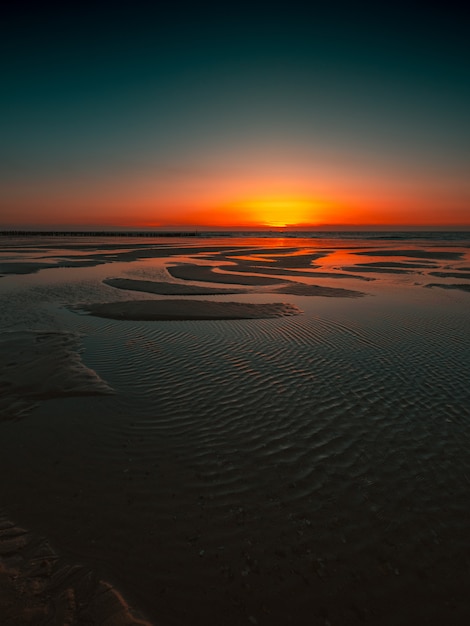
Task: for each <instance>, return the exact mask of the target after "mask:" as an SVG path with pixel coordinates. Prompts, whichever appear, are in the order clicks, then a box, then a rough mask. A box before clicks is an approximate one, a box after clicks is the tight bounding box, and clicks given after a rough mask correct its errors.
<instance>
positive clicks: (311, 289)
mask: <svg viewBox="0 0 470 626" xmlns="http://www.w3.org/2000/svg"><path fill="white" fill-rule="evenodd" d="M276 293H288V294H291V295H295V296H323V297H326V298H360V297H362V296H365V295H366V294H365V293H364V292H363V291H355V290H353V289H341V288H339V287H322V286H321V285H305V284H303V283H294V284H292V285H287V286H286V287H281V288H280V289H276Z"/></svg>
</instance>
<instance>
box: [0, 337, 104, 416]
mask: <svg viewBox="0 0 470 626" xmlns="http://www.w3.org/2000/svg"><path fill="white" fill-rule="evenodd" d="M78 349H79V337H78V335H75V334H73V333H65V332H33V331H14V332H6V333H2V334H1V335H0V391H1V395H0V419H14V418H17V417H21V416H23V415H24V414H25V413H27V412H28V411H29V410H31V409H32V408H33V407H34V406H35V405H36V404H37V402H38V401H40V400H46V399H48V398H57V397H65V396H88V395H102V394H109V393H112V389H111V387H109V385H108V384H107V383H105V382H104V380H102V379H101V378H100V377H99V376H98V375H97V374H96V372H94V371H93V370H91V369H89V368H88V367H86V366H85V365H84V363H83V362H82V361H81V359H80V356H79V353H78Z"/></svg>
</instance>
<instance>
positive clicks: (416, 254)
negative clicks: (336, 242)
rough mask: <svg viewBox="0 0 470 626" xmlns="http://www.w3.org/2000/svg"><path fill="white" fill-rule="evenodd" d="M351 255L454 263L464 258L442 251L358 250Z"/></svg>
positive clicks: (460, 253) (457, 253) (458, 253)
mask: <svg viewBox="0 0 470 626" xmlns="http://www.w3.org/2000/svg"><path fill="white" fill-rule="evenodd" d="M351 254H362V255H366V256H404V257H409V258H411V259H441V260H446V261H453V260H456V259H460V258H462V256H463V252H448V251H447V250H446V251H441V250H432V251H430V250H387V249H385V250H364V251H361V250H356V251H355V252H351Z"/></svg>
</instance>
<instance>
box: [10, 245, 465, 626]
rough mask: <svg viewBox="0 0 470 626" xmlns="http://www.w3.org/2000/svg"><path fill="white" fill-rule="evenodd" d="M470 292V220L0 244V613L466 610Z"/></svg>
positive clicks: (409, 613)
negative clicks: (449, 229)
mask: <svg viewBox="0 0 470 626" xmlns="http://www.w3.org/2000/svg"><path fill="white" fill-rule="evenodd" d="M469 290H470V240H469V238H468V233H462V234H461V236H460V237H459V236H458V234H454V235H453V236H452V237H450V236H448V235H446V234H445V233H444V234H442V235H440V234H439V233H429V234H428V236H420V235H418V234H416V235H414V234H413V233H407V234H401V235H400V236H398V235H396V236H395V237H393V236H391V235H390V234H389V235H388V236H380V237H375V238H373V237H366V236H362V234H361V235H359V234H358V235H357V236H356V237H355V236H354V235H353V234H348V235H347V236H341V235H340V234H338V233H335V234H333V235H331V236H326V235H323V236H322V237H317V238H315V237H312V236H309V235H307V234H302V235H297V236H289V237H287V236H279V235H276V236H275V235H272V234H271V235H269V236H264V237H263V236H260V235H258V236H255V235H251V236H241V235H233V236H227V235H224V236H223V235H212V236H210V237H209V236H203V235H200V236H193V235H192V236H191V237H171V238H165V237H158V238H155V239H152V238H148V237H146V238H138V237H128V238H125V239H124V238H122V237H119V238H117V237H116V238H113V237H100V236H95V237H87V236H85V235H84V234H83V235H82V236H80V237H78V236H70V237H65V236H64V237H56V236H54V237H52V236H47V237H46V236H44V237H31V238H28V237H25V236H18V237H13V236H10V237H2V238H0V347H1V353H0V390H1V397H0V430H1V438H0V441H1V443H0V451H1V454H0V471H1V473H2V476H3V477H4V478H3V479H2V481H0V520H1V524H0V586H1V588H2V591H1V592H0V623H6V624H10V623H11V624H17V623H18V624H19V623H21V624H23V623H25V624H26V623H32V624H36V623H37V624H41V623H43V622H44V623H47V624H49V623H50V624H65V623H74V624H75V623H77V624H80V623H90V620H94V622H93V623H97V624H106V625H114V624H126V625H131V624H153V625H155V626H159V625H164V626H166V625H169V626H170V625H171V626H186V625H188V624H191V626H193V625H199V624H201V625H206V626H207V625H211V624H217V625H227V626H235V625H237V626H238V625H241V624H247V625H250V624H259V625H266V626H268V625H269V626H277V625H279V626H285V625H289V624H292V625H294V624H295V625H296V626H303V625H310V624H315V625H316V624H319V625H322V626H323V625H324V626H327V625H329V626H336V625H343V624H348V625H349V624H352V625H355V624H371V625H376V624H381V625H382V624H383V625H390V626H392V625H398V624H440V625H441V624H455V625H459V624H464V623H467V622H468V620H469V619H470V606H469V604H468V600H467V595H468V592H467V584H466V580H467V577H468V570H469V566H470V551H469V546H468V490H469V488H470V456H469V454H468V447H469V444H470V435H469V424H470V388H469V384H468V381H469V380H470V316H469V314H468V311H469V305H470V300H469V298H470V295H469V293H468V292H469ZM15 619H17V620H22V621H16V622H15V621H14V620H15ZM2 620H3V621H2ZM8 620H10V621H8ZM28 620H29V621H28ZM34 620H36V621H34ZM40 620H43V622H41V621H40ZM47 620H49V621H47ZM54 620H55V621H54ZM73 620H75V621H73ZM86 620H89V621H88V622H87V621H86Z"/></svg>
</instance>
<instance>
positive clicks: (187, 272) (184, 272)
mask: <svg viewBox="0 0 470 626" xmlns="http://www.w3.org/2000/svg"><path fill="white" fill-rule="evenodd" d="M227 269H229V268H228V266H227V267H225V266H224V271H225V270H227ZM167 271H168V273H169V274H171V276H173V277H174V278H179V279H180V280H196V281H201V282H208V283H224V284H228V285H230V284H235V285H255V286H261V285H273V284H279V283H282V282H285V281H283V280H282V279H276V278H264V277H263V276H240V275H238V276H233V275H230V274H223V273H218V272H214V267H213V266H211V265H192V264H190V263H186V264H184V263H183V264H181V265H174V266H172V267H167ZM231 271H240V270H239V269H238V270H237V269H235V270H231Z"/></svg>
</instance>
